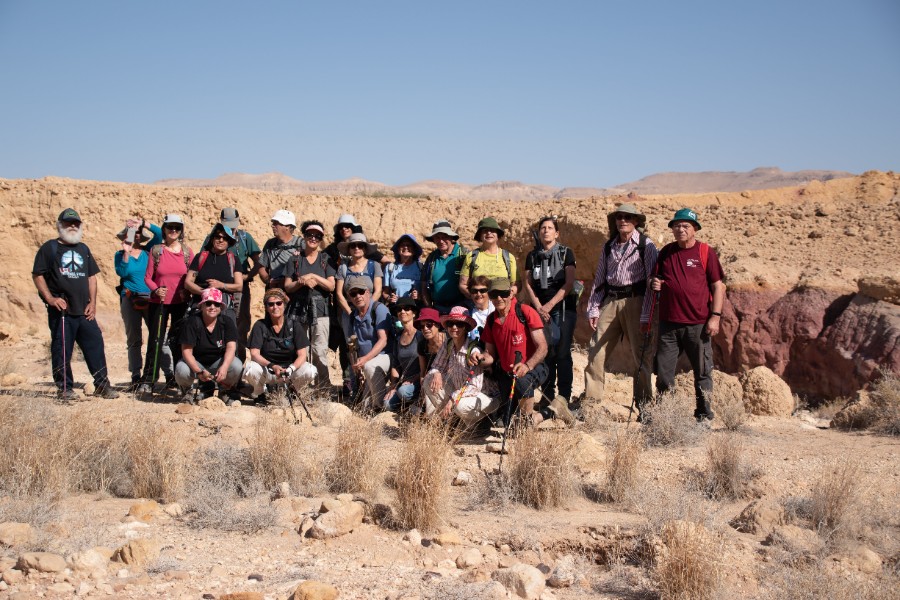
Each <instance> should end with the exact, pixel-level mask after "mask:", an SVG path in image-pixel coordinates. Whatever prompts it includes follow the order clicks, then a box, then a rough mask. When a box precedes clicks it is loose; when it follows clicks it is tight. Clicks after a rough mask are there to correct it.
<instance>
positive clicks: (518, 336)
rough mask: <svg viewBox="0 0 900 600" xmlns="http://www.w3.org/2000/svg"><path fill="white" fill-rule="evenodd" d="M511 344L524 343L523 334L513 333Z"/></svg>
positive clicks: (518, 344)
mask: <svg viewBox="0 0 900 600" xmlns="http://www.w3.org/2000/svg"><path fill="white" fill-rule="evenodd" d="M512 343H513V346H520V345H522V344H524V343H525V334H523V333H514V334H513V337H512Z"/></svg>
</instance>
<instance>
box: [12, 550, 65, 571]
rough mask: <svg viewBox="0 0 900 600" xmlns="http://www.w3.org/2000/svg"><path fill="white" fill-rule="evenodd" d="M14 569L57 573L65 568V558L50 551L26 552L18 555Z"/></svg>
mask: <svg viewBox="0 0 900 600" xmlns="http://www.w3.org/2000/svg"><path fill="white" fill-rule="evenodd" d="M16 569H18V570H19V571H24V572H26V573H28V572H30V571H37V572H39V573H59V572H60V571H64V570H65V569H66V559H65V558H63V557H62V556H60V555H59V554H53V553H52V552H26V553H25V554H23V555H22V556H20V557H19V560H18V562H17V563H16Z"/></svg>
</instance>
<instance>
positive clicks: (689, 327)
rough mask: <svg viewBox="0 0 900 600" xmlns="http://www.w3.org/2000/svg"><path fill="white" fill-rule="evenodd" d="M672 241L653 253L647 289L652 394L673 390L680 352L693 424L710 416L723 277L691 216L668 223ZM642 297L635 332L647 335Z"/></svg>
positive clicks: (684, 210) (694, 215) (686, 214)
mask: <svg viewBox="0 0 900 600" xmlns="http://www.w3.org/2000/svg"><path fill="white" fill-rule="evenodd" d="M669 227H670V228H671V229H672V234H673V235H674V236H675V241H674V242H672V243H670V244H667V245H665V246H664V247H663V249H662V250H661V251H660V253H659V260H658V262H657V265H656V266H657V269H656V271H655V272H654V274H653V276H652V278H651V280H650V286H651V289H652V290H653V291H654V292H660V294H659V345H658V349H657V351H656V389H657V391H658V392H659V393H660V394H664V393H665V392H667V391H668V390H670V389H672V388H673V387H674V386H675V366H676V363H677V362H678V357H679V355H680V354H681V353H682V352H684V353H685V354H687V357H688V360H690V363H691V368H692V369H693V371H694V394H695V396H696V402H697V405H696V408H695V410H694V418H696V419H697V421H698V422H702V421H704V420H708V421H711V420H712V419H713V417H714V416H715V415H714V413H713V411H712V408H711V407H710V400H711V399H712V392H713V379H712V371H713V354H712V338H713V336H715V335H716V334H717V333H719V326H720V322H721V319H722V307H723V306H724V304H725V283H724V281H723V279H724V278H725V274H724V272H723V271H722V265H721V264H720V263H719V257H718V256H717V255H716V252H715V250H713V249H712V248H710V247H709V245H708V244H705V243H703V242H701V241H699V240H698V239H697V238H696V234H697V232H698V231H700V222H699V221H698V220H697V213H695V212H694V211H693V210H691V209H689V208H682V209H681V210H679V211H678V212H676V213H675V216H674V217H673V218H672V220H671V221H669ZM650 306H651V300H650V296H649V295H648V297H647V299H645V300H644V307H643V311H642V313H641V326H642V328H643V329H645V330H646V331H649V330H650V325H651V324H650Z"/></svg>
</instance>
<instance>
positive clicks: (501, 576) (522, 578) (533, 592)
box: [491, 563, 547, 600]
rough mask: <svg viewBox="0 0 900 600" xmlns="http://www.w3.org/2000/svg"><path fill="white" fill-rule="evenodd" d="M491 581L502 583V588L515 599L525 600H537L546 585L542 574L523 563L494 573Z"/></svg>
mask: <svg viewBox="0 0 900 600" xmlns="http://www.w3.org/2000/svg"><path fill="white" fill-rule="evenodd" d="M491 579H493V580H494V581H499V582H500V583H502V584H503V587H505V588H506V589H507V590H509V591H510V592H511V593H513V594H515V596H516V597H517V598H525V599H526V600H538V598H540V597H541V594H543V593H544V588H545V587H546V585H547V584H546V581H544V574H543V573H541V572H540V571H539V570H538V569H537V568H535V567H532V566H531V565H526V564H524V563H519V564H517V565H513V566H511V567H509V568H508V569H499V570H497V571H494V572H493V573H492V574H491Z"/></svg>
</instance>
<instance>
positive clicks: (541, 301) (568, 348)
mask: <svg viewBox="0 0 900 600" xmlns="http://www.w3.org/2000/svg"><path fill="white" fill-rule="evenodd" d="M538 242H539V243H540V248H535V249H534V250H532V251H531V252H530V253H529V254H528V257H527V258H526V259H525V292H526V294H527V295H528V300H529V302H531V305H532V306H533V307H534V309H535V310H536V311H537V312H538V314H539V315H540V317H541V320H542V321H543V322H544V334H545V337H546V338H547V345H548V347H549V351H548V353H547V359H546V360H545V361H544V362H545V363H546V364H547V370H548V375H547V380H546V381H544V385H543V387H542V390H543V394H544V397H545V398H553V397H554V395H555V394H556V391H557V389H558V391H559V395H560V396H562V397H563V398H564V399H565V401H566V403H567V404H568V403H569V401H570V400H571V398H572V379H573V374H572V338H573V337H574V335H575V320H576V318H577V317H576V315H577V314H578V313H577V312H576V310H577V305H578V297H577V296H576V295H575V294H573V293H572V292H573V288H574V287H575V253H574V252H572V249H571V248H568V247H566V246H563V245H562V244H560V243H559V222H558V221H557V220H556V217H544V218H543V219H541V220H540V221H539V222H538ZM548 332H549V333H551V334H552V335H547V334H548ZM554 384H556V385H555V386H554Z"/></svg>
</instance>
